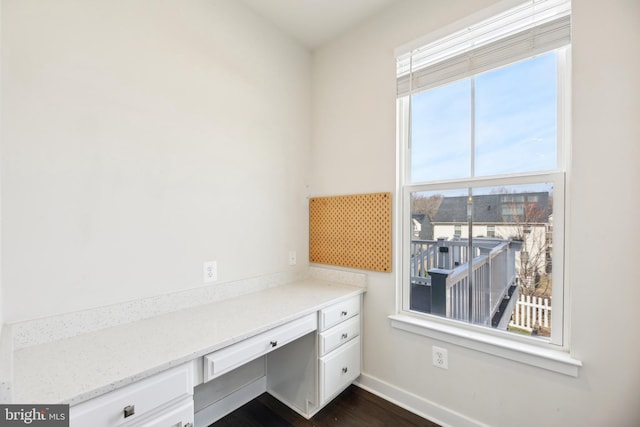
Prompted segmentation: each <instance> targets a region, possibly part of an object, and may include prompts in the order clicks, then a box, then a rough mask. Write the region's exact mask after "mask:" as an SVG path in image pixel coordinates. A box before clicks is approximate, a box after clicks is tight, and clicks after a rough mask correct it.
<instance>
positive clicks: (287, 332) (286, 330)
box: [204, 313, 318, 382]
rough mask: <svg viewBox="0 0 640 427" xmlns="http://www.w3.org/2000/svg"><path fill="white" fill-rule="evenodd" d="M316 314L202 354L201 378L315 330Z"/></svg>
mask: <svg viewBox="0 0 640 427" xmlns="http://www.w3.org/2000/svg"><path fill="white" fill-rule="evenodd" d="M317 327H318V325H317V319H316V314H315V313H313V314H309V315H307V316H305V317H303V318H301V319H298V320H294V321H293V322H289V323H287V324H285V325H282V326H278V327H277V328H273V329H271V330H268V331H266V332H263V333H261V334H259V335H256V336H254V337H251V338H247V339H246V340H243V341H241V342H238V343H236V344H233V345H230V346H228V347H225V348H223V349H221V350H218V351H216V352H213V353H211V354H208V355H206V356H205V357H204V381H205V382H206V381H209V380H212V379H214V378H216V377H218V376H220V375H222V374H224V373H226V372H229V371H230V370H232V369H234V368H237V367H238V366H242V365H244V364H245V363H247V362H250V361H251V360H253V359H255V358H257V357H260V356H262V355H264V354H267V353H269V352H270V351H272V350H275V349H276V348H280V347H281V346H283V345H285V344H286V343H288V342H291V341H293V340H295V339H297V338H300V337H301V336H303V335H306V334H308V333H309V332H313V331H315V330H316V329H317Z"/></svg>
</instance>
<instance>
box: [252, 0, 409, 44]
mask: <svg viewBox="0 0 640 427" xmlns="http://www.w3.org/2000/svg"><path fill="white" fill-rule="evenodd" d="M242 1H243V2H244V3H245V4H246V5H247V6H249V7H250V8H251V9H253V10H254V11H255V12H256V13H257V14H259V15H261V16H263V17H264V18H266V19H268V20H269V21H271V22H273V23H274V24H275V25H276V26H277V27H279V28H280V29H281V30H283V31H284V32H285V33H287V34H289V35H290V36H291V37H293V38H295V39H296V40H298V41H299V42H300V43H301V44H302V45H303V46H305V47H307V48H308V49H311V50H313V49H315V48H317V47H319V46H321V45H322V44H324V43H326V42H328V41H329V40H331V39H333V38H335V37H337V36H339V35H340V34H342V33H343V32H345V31H347V30H348V29H349V28H351V27H353V26H355V25H357V24H358V23H360V22H362V21H364V20H365V19H367V18H368V17H370V16H372V15H374V14H375V13H377V12H378V11H380V10H381V9H383V8H384V7H386V6H388V5H390V4H392V3H395V2H398V1H400V0H242Z"/></svg>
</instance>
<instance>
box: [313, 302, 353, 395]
mask: <svg viewBox="0 0 640 427" xmlns="http://www.w3.org/2000/svg"><path fill="white" fill-rule="evenodd" d="M360 306H361V297H360V295H358V296H355V297H352V298H350V299H348V300H345V301H342V302H340V303H337V304H334V305H332V306H331V307H327V308H325V309H323V310H320V312H319V314H318V316H319V319H318V323H319V325H320V333H319V334H318V349H319V369H318V372H319V381H318V383H319V400H320V406H321V407H322V406H324V405H326V404H327V403H328V402H329V401H330V400H331V399H332V398H333V397H335V396H336V395H337V394H338V393H340V392H341V391H342V390H344V389H345V388H346V387H347V386H348V385H349V384H351V383H352V382H353V381H354V380H355V379H356V378H358V376H359V375H360V360H361V351H360V349H361V346H360Z"/></svg>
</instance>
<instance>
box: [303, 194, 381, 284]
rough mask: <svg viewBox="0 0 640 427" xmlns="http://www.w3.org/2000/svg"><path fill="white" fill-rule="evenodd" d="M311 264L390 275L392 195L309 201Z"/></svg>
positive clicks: (361, 195) (362, 195) (363, 195)
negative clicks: (387, 273)
mask: <svg viewBox="0 0 640 427" xmlns="http://www.w3.org/2000/svg"><path fill="white" fill-rule="evenodd" d="M309 261H310V262H315V263H319V264H330V265H339V266H342V267H352V268H359V269H363V270H373V271H384V272H390V271H391V193H372V194H356V195H350V196H333V197H314V198H311V199H310V200H309Z"/></svg>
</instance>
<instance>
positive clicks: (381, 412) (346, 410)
mask: <svg viewBox="0 0 640 427" xmlns="http://www.w3.org/2000/svg"><path fill="white" fill-rule="evenodd" d="M383 426H389V427H414V426H421V427H440V426H438V424H435V423H432V422H430V421H427V420H425V419H424V418H421V417H419V416H417V415H415V414H413V413H412V412H409V411H406V410H404V409H402V408H400V407H398V406H396V405H394V404H392V403H390V402H388V401H386V400H384V399H381V398H380V397H378V396H376V395H374V394H371V393H369V392H367V391H365V390H363V389H361V388H360V387H357V386H354V385H352V386H350V387H349V388H347V389H346V390H345V391H344V392H342V394H340V395H339V396H338V397H337V398H335V399H334V400H333V401H332V402H331V403H329V404H328V405H327V406H325V407H324V408H323V409H322V410H321V411H320V412H318V413H317V414H316V415H314V416H313V417H312V418H311V419H310V420H307V419H305V418H304V417H302V416H300V415H299V414H297V413H296V412H294V411H292V410H291V409H289V408H288V407H287V406H286V405H284V404H283V403H281V402H279V401H278V400H276V399H274V398H273V397H271V396H270V395H269V394H267V393H264V394H262V395H261V396H259V397H258V398H257V399H254V400H252V401H251V402H249V403H247V404H246V405H244V406H243V407H241V408H239V409H238V410H236V411H234V412H232V413H231V414H229V415H227V416H226V417H224V418H222V419H221V420H219V421H217V422H215V423H214V424H212V425H211V426H210V427H383Z"/></svg>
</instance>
